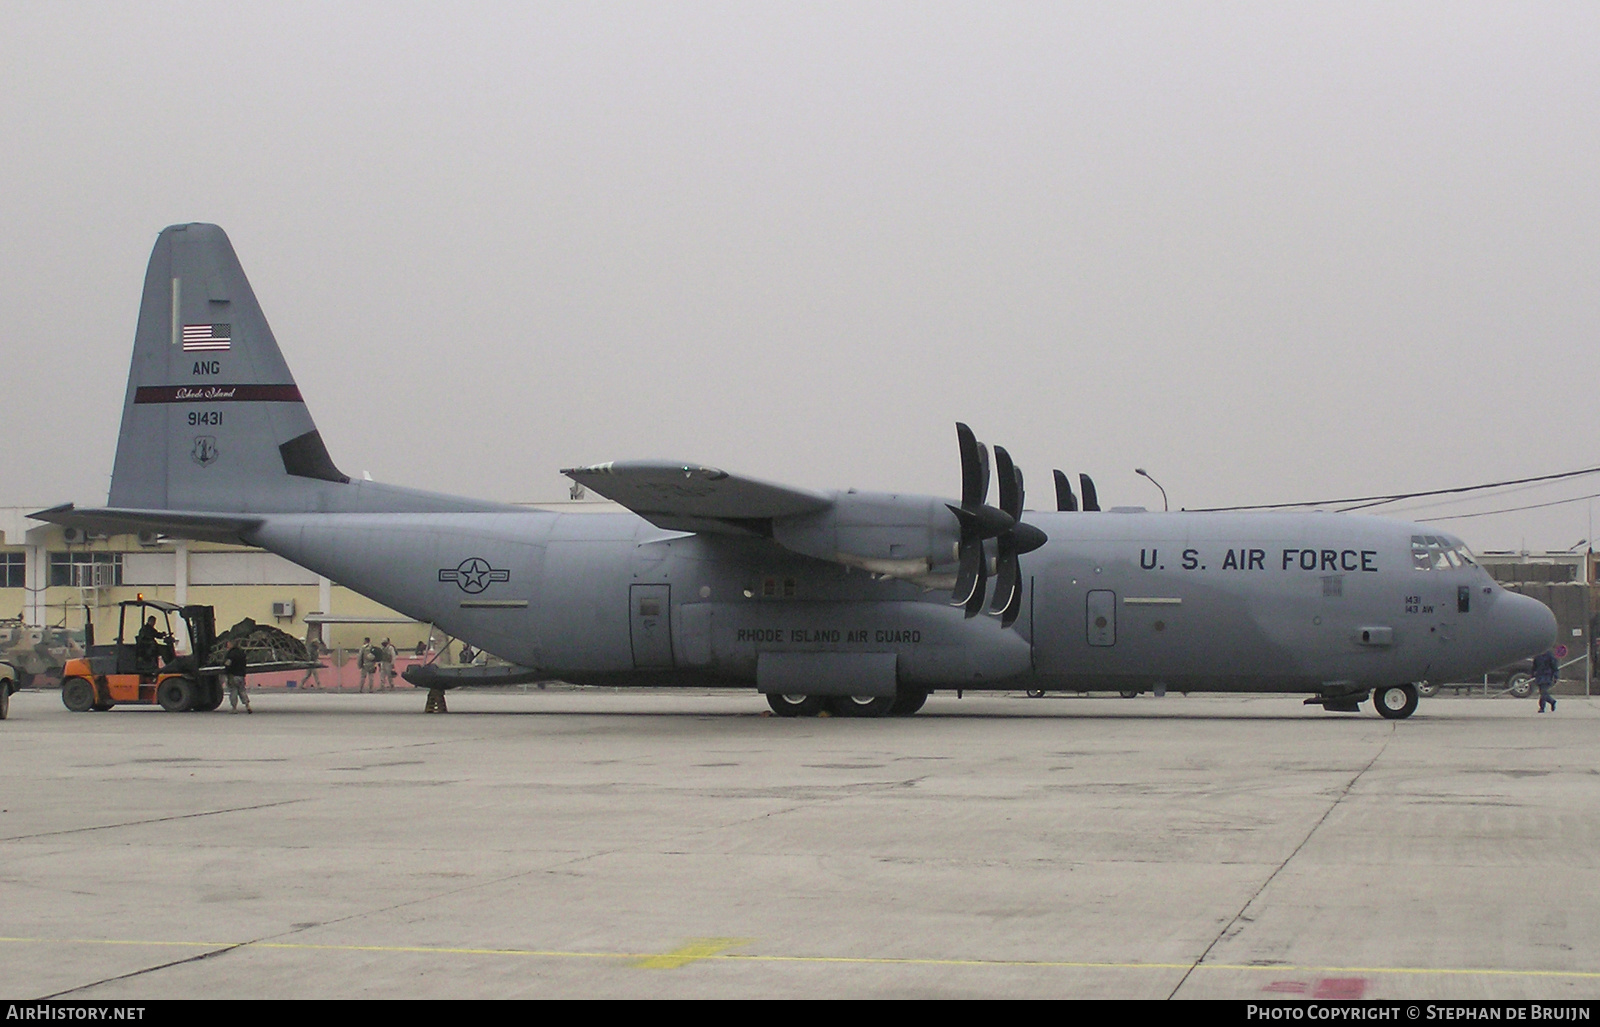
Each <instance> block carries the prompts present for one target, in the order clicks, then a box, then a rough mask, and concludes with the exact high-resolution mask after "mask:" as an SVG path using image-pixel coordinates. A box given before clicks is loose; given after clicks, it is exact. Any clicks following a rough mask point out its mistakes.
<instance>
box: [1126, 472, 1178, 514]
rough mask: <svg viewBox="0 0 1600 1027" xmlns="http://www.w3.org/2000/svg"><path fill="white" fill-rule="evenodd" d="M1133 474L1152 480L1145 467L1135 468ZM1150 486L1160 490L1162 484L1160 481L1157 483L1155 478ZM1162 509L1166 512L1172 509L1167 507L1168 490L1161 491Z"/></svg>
mask: <svg viewBox="0 0 1600 1027" xmlns="http://www.w3.org/2000/svg"><path fill="white" fill-rule="evenodd" d="M1133 473H1134V474H1137V475H1139V476H1140V477H1142V478H1150V472H1149V471H1147V470H1145V469H1144V468H1143V467H1135V468H1134V469H1133ZM1150 484H1152V485H1154V486H1155V487H1156V488H1158V489H1161V483H1160V482H1159V481H1156V480H1155V479H1154V478H1150ZM1161 509H1162V510H1164V511H1166V510H1171V509H1172V508H1171V507H1170V506H1168V505H1167V490H1166V489H1161Z"/></svg>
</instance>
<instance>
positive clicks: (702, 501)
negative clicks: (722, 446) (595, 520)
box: [561, 460, 833, 535]
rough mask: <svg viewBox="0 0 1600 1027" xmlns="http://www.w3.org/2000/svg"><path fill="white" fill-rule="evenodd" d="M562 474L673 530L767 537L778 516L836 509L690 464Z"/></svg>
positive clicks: (805, 493) (634, 464) (809, 496)
mask: <svg viewBox="0 0 1600 1027" xmlns="http://www.w3.org/2000/svg"><path fill="white" fill-rule="evenodd" d="M561 473H562V474H565V475H566V476H567V477H569V478H571V479H572V480H573V481H575V482H578V483H579V484H580V485H582V486H583V487H584V488H587V489H589V490H590V491H591V492H594V493H596V494H597V495H601V496H604V497H605V498H607V499H609V500H611V501H612V502H615V503H620V504H621V505H622V506H625V507H627V508H628V509H629V510H632V511H633V512H634V513H636V514H638V515H639V516H640V517H643V518H644V519H645V520H647V521H649V522H650V523H651V524H654V525H656V526H657V527H659V528H666V529H668V530H671V531H697V532H711V533H713V534H731V535H766V534H770V533H771V521H772V520H773V519H774V518H778V517H794V516H797V515H800V514H809V513H817V512H819V511H822V510H826V509H828V507H830V506H832V505H833V499H832V498H831V497H829V496H827V495H825V494H823V493H821V492H812V491H810V490H808V489H797V488H792V487H790V486H787V485H774V484H772V483H770V482H765V481H757V480H756V479H754V478H740V477H737V476H735V475H731V474H729V473H728V472H727V471H719V470H717V469H716V468H714V467H696V466H694V465H692V464H674V463H667V462H665V461H654V460H649V461H646V460H637V461H630V462H628V463H613V464H596V465H594V466H593V467H569V468H566V469H564V470H563V471H562V472H561Z"/></svg>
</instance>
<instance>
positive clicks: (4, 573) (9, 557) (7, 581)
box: [0, 553, 28, 588]
mask: <svg viewBox="0 0 1600 1027" xmlns="http://www.w3.org/2000/svg"><path fill="white" fill-rule="evenodd" d="M0 561H3V562H0V588H23V587H24V586H26V585H27V583H28V554H27V553H4V554H0Z"/></svg>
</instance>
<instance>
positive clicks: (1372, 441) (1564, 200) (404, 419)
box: [0, 0, 1600, 548]
mask: <svg viewBox="0 0 1600 1027" xmlns="http://www.w3.org/2000/svg"><path fill="white" fill-rule="evenodd" d="M1597 54H1600V5H1596V4H1594V3H1539V4H1483V3H1468V2H1459V0H1458V2H1449V3H1440V4H1405V3H1393V2H1384V3H1372V4H1336V3H1328V4H1302V3H1271V4H1246V3H1206V4H1200V3H1187V4H1176V3H1165V4H1155V5H1143V6H1142V5H1137V4H1133V3H1115V4H1107V3H1092V4H1071V3H1049V4H1039V5H1029V4H1000V3H982V4H967V5H939V4H932V3H927V2H917V3H909V4H869V3H859V2H852V3H843V4H768V3H732V4H691V3H674V4H664V5H661V4H643V3H632V4H600V3H576V4H560V5H550V4H530V3H516V4H507V5H499V4H465V3H451V4H427V5H402V4H396V3H380V4H363V3H342V4H334V3H314V4H294V3H280V2H275V3H271V4H265V5H241V4H237V3H226V4H161V3H139V4H121V3H119V4H89V3H83V4H56V3H32V2H22V0H13V2H9V3H6V4H4V5H3V6H0V154H3V156H0V204H3V209H4V211H5V218H4V231H3V233H0V347H3V352H4V356H5V360H4V366H5V368H6V372H7V383H8V385H9V388H8V389H7V390H6V407H5V411H4V414H3V417H4V425H5V428H6V432H5V434H6V440H7V443H8V445H7V446H5V447H4V449H3V450H0V482H3V489H0V491H3V493H4V495H5V496H6V497H8V498H6V499H4V500H0V503H18V504H20V503H32V502H38V503H41V504H43V503H54V502H58V501H64V500H69V499H71V500H76V501H78V502H79V503H100V502H103V501H104V498H105V492H106V486H107V482H108V476H109V474H110V468H111V457H112V449H113V446H114V442H115V437H116V427H117V423H118V419H119V417H120V415H121V403H122V396H123V389H124V387H125V382H126V373H127V364H128V358H129V353H130V349H131V346H132V339H133V328H134V319H135V315H136V313H137V307H138V302H139V292H140V287H141V283H142V281H143V275H144V266H145V262H146V260H147V259H148V256H149V250H150V246H151V245H152V243H153V242H154V240H155V237H156V233H157V232H158V231H159V230H160V229H161V228H162V227H163V226H165V225H167V224H171V223H175V222H182V221H214V222H217V223H218V224H221V225H222V226H223V227H224V228H225V229H226V230H227V231H228V233H229V235H230V236H231V237H232V239H233V243H234V246H235V248H236V249H237V251H238V253H239V256H240V258H241V260H242V261H243V262H244V266H245V270H246V272H247V273H248V274H249V275H250V277H251V281H252V283H253V284H254V286H255V289H256V292H257V294H258V296H259V297H260V299H261V301H262V304H263V306H264V308H265V310H266V313H267V317H268V319H269V321H270V322H271V323H272V326H273V329H274V331H275V333H276V334H277V337H278V341H279V343H280V345H281V346H282V348H283V350H284V354H285V356H286V357H287V359H288V361H289V364H290V366H291V367H292V368H293V369H294V371H295V374H296V377H297V379H298V381H299V384H300V387H301V391H302V392H303V393H304V395H305V396H306V399H307V402H308V403H309V405H310V408H311V412H312V415H313V416H314V417H315V418H316V420H317V422H318V426H319V427H320V428H321V430H322V434H323V436H324V438H325V439H326V440H327V442H328V445H329V448H330V450H331V451H332V454H333V456H334V459H335V461H336V462H337V463H338V464H339V465H340V466H341V467H342V468H343V469H344V470H346V471H347V472H351V473H356V474H359V473H360V472H361V471H363V470H370V471H371V473H372V475H373V476H374V477H376V478H378V479H380V480H385V481H393V482H397V483H400V484H410V485H416V486H421V487H428V488H436V489H441V490H445V491H453V492H461V493H465V494H470V495H483V496H489V497H493V498H497V499H508V500H546V499H551V500H553V499H557V498H563V497H564V495H565V479H563V478H562V477H561V476H560V475H559V473H558V469H559V468H561V467H564V466H571V465H573V464H581V463H592V462H597V461H602V460H611V459H629V458H641V457H672V458H682V459H686V460H693V461H697V462H704V463H709V464H713V465H716V466H721V467H724V468H726V469H728V470H732V471H737V472H742V473H746V474H751V475H756V476H759V477H764V478H769V479H774V480H778V481H784V482H790V483H794V484H799V485H806V486H813V487H820V488H832V487H839V488H842V487H848V486H856V487H860V488H872V489H899V490H910V491H919V492H935V493H941V494H950V495H954V494H958V493H959V469H958V461H957V456H956V446H955V433H954V430H953V427H952V425H953V422H955V421H956V420H958V419H959V420H966V421H968V422H969V423H970V424H972V425H973V427H974V428H975V429H976V431H977V432H978V434H979V437H980V438H983V439H985V440H987V441H989V442H991V443H993V442H998V443H1001V444H1003V445H1005V446H1006V447H1007V448H1008V449H1010V450H1011V452H1012V454H1013V455H1014V456H1015V457H1016V459H1017V460H1018V462H1019V463H1020V464H1021V466H1022V467H1023V468H1024V469H1025V471H1027V472H1028V475H1029V482H1030V484H1031V485H1032V488H1031V494H1030V505H1031V506H1039V507H1043V508H1048V507H1049V506H1050V505H1052V503H1051V499H1050V498H1049V496H1048V493H1049V470H1050V468H1051V467H1052V466H1055V467H1062V468H1064V469H1066V470H1067V471H1069V472H1071V473H1074V474H1076V472H1078V471H1088V472H1089V473H1090V474H1092V475H1093V476H1094V477H1095V478H1096V480H1097V482H1098V483H1099V485H1100V492H1101V496H1102V499H1103V501H1105V502H1107V503H1108V504H1118V503H1120V504H1130V503H1137V504H1145V505H1153V506H1156V507H1157V508H1159V505H1160V496H1159V494H1158V493H1156V491H1155V489H1154V488H1152V487H1151V486H1150V484H1149V483H1148V482H1146V481H1144V480H1143V479H1140V478H1138V477H1136V476H1134V474H1133V468H1134V467H1135V466H1140V467H1145V468H1147V469H1149V470H1150V472H1151V473H1152V474H1154V475H1155V476H1156V477H1157V478H1159V479H1160V480H1161V482H1162V483H1163V484H1164V485H1165V486H1166V488H1167V491H1168V493H1169V494H1170V495H1171V497H1172V500H1173V503H1174V505H1175V506H1178V505H1183V506H1190V507H1197V506H1214V505H1223V504H1230V503H1246V502H1275V501H1286V500H1298V499H1314V498H1320V497H1336V496H1345V495H1360V494H1365V493H1370V492H1390V491H1398V490H1409V489H1425V488H1437V487H1446V486H1452V485H1459V484H1467V483H1471V482H1476V481H1487V480H1495V479H1500V478H1511V477H1520V476H1523V475H1531V474H1539V473H1546V472H1552V471H1560V470H1567V469H1573V468H1579V467H1588V466H1591V465H1596V464H1600V445H1597V443H1596V440H1597V439H1600V432H1597V428H1600V404H1597V403H1596V401H1595V400H1596V393H1597V384H1596V381H1595V375H1594V373H1593V370H1594V363H1595V343H1596V340H1597V339H1600V302H1597V300H1600V279H1597V272H1600V58H1597V56H1596V55H1597ZM1590 492H1600V478H1588V479H1582V480H1579V481H1578V482H1575V483H1571V484H1568V485H1565V486H1562V487H1559V488H1543V489H1537V490H1530V491H1526V492H1518V493H1514V494H1511V495H1508V496H1502V497H1499V498H1496V499H1489V500H1476V501H1474V502H1473V503H1468V504H1458V505H1455V506H1449V507H1436V508H1430V509H1429V510H1427V511H1425V512H1424V511H1419V512H1417V513H1416V514H1415V516H1430V515H1432V516H1438V515H1443V514H1450V513H1462V512H1471V511H1473V510H1482V509H1496V508H1499V507H1503V506H1514V505H1522V504H1527V503H1541V502H1548V501H1551V500H1555V499H1561V498H1564V497H1568V496H1578V495H1585V494H1588V493H1590ZM1588 517H1589V504H1587V503H1583V502H1580V503H1576V504H1571V505H1567V506H1557V507H1551V508H1548V509H1545V510H1538V511H1530V512H1525V513H1518V514H1502V515H1497V516H1492V517H1484V518H1478V519H1472V520H1461V521H1453V522H1448V523H1447V524H1446V525H1443V526H1445V527H1449V528H1450V529H1452V530H1453V531H1455V532H1457V533H1459V534H1461V535H1462V536H1463V537H1465V538H1466V539H1467V540H1468V541H1469V542H1470V543H1471V544H1473V545H1475V546H1477V547H1478V548H1510V547H1517V546H1520V545H1522V544H1523V543H1524V542H1526V544H1527V545H1528V546H1530V547H1533V548H1544V547H1547V546H1548V547H1554V548H1565V547H1566V546H1568V545H1570V544H1572V543H1574V542H1576V541H1577V540H1578V539H1580V538H1583V537H1585V535H1587V534H1589V521H1588Z"/></svg>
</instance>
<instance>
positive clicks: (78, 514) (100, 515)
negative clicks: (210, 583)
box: [28, 503, 261, 542]
mask: <svg viewBox="0 0 1600 1027" xmlns="http://www.w3.org/2000/svg"><path fill="white" fill-rule="evenodd" d="M28 516H29V517H31V518H33V519H34V520H36V521H45V522H47V523H49V524H59V525H61V526H63V527H67V528H82V529H84V530H85V531H98V532H104V533H105V534H107V535H120V534H125V533H126V534H134V533H137V532H140V531H159V532H161V533H163V534H167V535H173V536H176V537H178V538H192V539H198V540H201V541H207V542H236V541H239V538H240V536H241V535H243V534H245V533H246V532H250V531H254V530H255V529H256V528H258V527H260V526H261V518H260V517H257V516H253V515H250V514H227V513H206V512H203V511H198V510H134V509H124V508H121V507H101V508H98V509H88V510H79V509H78V508H77V507H75V506H73V505H72V504H71V503H63V504H62V505H60V506H52V507H51V508H50V509H48V510H40V511H39V512H37V513H31V514H29V515H28Z"/></svg>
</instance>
